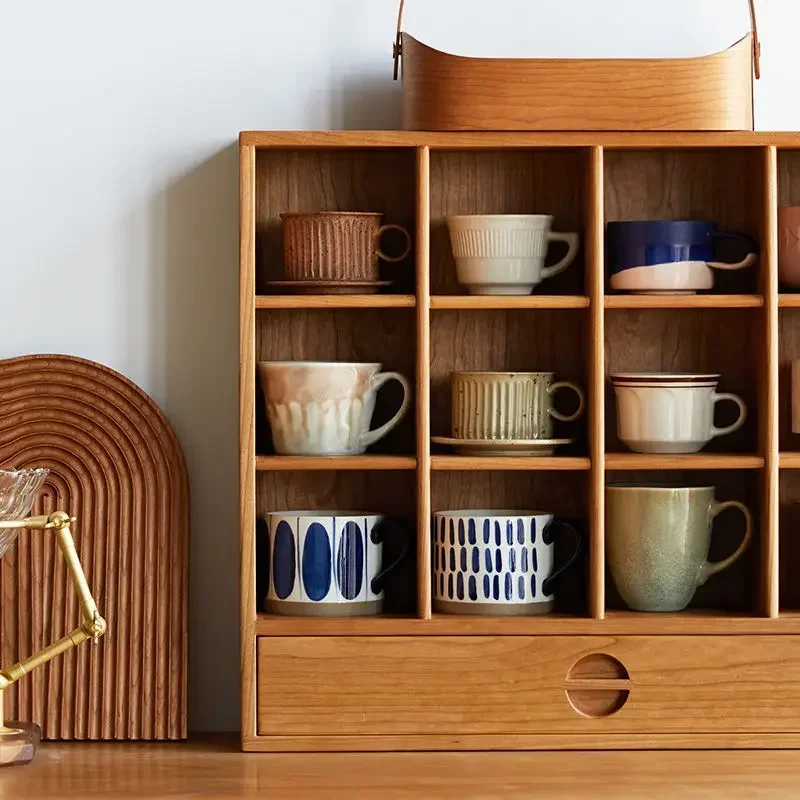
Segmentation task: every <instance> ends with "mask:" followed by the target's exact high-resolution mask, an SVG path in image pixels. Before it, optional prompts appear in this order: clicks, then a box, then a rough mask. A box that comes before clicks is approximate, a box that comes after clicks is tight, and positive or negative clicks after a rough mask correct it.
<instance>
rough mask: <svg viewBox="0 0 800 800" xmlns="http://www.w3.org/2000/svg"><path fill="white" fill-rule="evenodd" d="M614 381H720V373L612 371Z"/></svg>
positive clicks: (611, 375) (610, 374) (611, 376)
mask: <svg viewBox="0 0 800 800" xmlns="http://www.w3.org/2000/svg"><path fill="white" fill-rule="evenodd" d="M609 376H610V378H611V380H612V381H628V380H631V381H678V382H680V383H687V382H689V381H718V380H719V379H720V377H721V375H720V373H711V372H707V373H703V372H611V373H609Z"/></svg>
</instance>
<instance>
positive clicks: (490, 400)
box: [450, 372, 586, 441]
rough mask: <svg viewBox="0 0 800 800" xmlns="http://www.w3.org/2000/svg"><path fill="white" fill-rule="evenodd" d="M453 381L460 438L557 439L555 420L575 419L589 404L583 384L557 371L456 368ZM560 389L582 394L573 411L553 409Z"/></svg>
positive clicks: (454, 428) (455, 423)
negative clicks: (560, 378)
mask: <svg viewBox="0 0 800 800" xmlns="http://www.w3.org/2000/svg"><path fill="white" fill-rule="evenodd" d="M450 380H451V385H452V391H453V398H452V434H453V438H454V439H515V440H528V441H529V440H532V439H552V438H553V419H557V420H560V421H562V422H573V421H575V420H577V419H579V418H580V417H581V415H582V414H583V410H584V407H585V405H586V398H585V397H584V394H583V389H581V388H580V386H577V385H576V384H574V383H570V382H569V381H556V380H555V374H554V373H552V372H453V373H451V375H450ZM559 389H572V391H573V392H575V394H577V395H578V408H577V409H576V410H575V411H574V412H573V413H572V414H562V413H561V412H560V411H557V410H556V409H555V408H553V395H554V394H555V393H556V392H557V391H558V390H559Z"/></svg>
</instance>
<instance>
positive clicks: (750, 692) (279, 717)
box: [257, 636, 800, 736]
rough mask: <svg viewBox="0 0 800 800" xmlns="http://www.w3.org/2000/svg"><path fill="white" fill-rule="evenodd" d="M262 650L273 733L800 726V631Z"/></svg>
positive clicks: (356, 643) (368, 641)
mask: <svg viewBox="0 0 800 800" xmlns="http://www.w3.org/2000/svg"><path fill="white" fill-rule="evenodd" d="M257 659H258V734H259V735H261V736H275V735H283V736H289V735H337V736H342V735H377V734H398V735H415V734H418V735H419V734H432V733H436V734H461V735H466V734H503V733H508V734H511V733H514V734H525V733H528V734H555V733H559V734H564V733H593V732H594V733H620V734H623V733H666V734H669V733H692V734H702V733H748V732H752V733H790V732H798V731H800V723H799V721H798V719H799V718H800V637H798V636H740V637H733V636H622V637H607V636H569V637H566V636H542V637H539V636H535V637H531V636H497V637H487V636H424V637H414V636H398V637H359V636H354V637H342V636H336V637H262V638H259V639H258V650H257ZM576 707H577V708H576Z"/></svg>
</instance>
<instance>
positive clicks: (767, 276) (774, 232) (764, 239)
mask: <svg viewBox="0 0 800 800" xmlns="http://www.w3.org/2000/svg"><path fill="white" fill-rule="evenodd" d="M762 152H763V161H762V166H763V178H762V180H763V185H762V204H761V210H762V211H761V287H762V288H761V291H762V294H763V296H764V299H765V304H764V318H763V321H764V328H765V336H764V337H763V341H764V346H763V350H762V353H761V365H760V367H761V368H760V370H759V381H758V389H759V392H758V403H759V408H758V413H759V446H760V447H761V452H762V453H764V457H765V459H766V464H765V468H764V472H763V475H762V498H761V520H762V521H761V558H760V563H761V576H760V577H761V581H760V585H761V593H760V594H761V613H763V614H764V615H766V616H768V617H777V616H778V612H779V596H780V591H779V585H778V583H779V579H780V578H779V569H778V544H779V531H778V525H779V522H780V520H779V508H778V505H779V480H780V473H779V461H780V457H779V452H778V414H779V413H780V412H779V404H778V362H779V358H780V355H779V337H778V325H779V317H780V314H779V311H778V155H777V151H776V149H775V147H764V148H763V151H762Z"/></svg>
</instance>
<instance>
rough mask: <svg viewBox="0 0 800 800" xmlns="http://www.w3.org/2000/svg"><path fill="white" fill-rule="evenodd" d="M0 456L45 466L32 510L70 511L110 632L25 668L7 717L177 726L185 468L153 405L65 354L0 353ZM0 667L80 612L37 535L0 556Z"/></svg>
mask: <svg viewBox="0 0 800 800" xmlns="http://www.w3.org/2000/svg"><path fill="white" fill-rule="evenodd" d="M0 465H2V466H4V467H16V468H22V467H31V466H43V467H47V468H48V469H49V470H50V476H49V478H48V481H47V484H46V485H45V489H44V490H43V492H42V494H41V496H40V498H39V499H38V501H37V505H36V506H35V507H34V511H33V513H35V514H43V513H48V512H50V511H54V510H56V509H59V508H61V509H64V510H66V511H68V512H69V513H71V514H74V515H75V516H77V517H78V522H77V524H76V525H75V527H74V530H73V533H74V535H75V540H76V545H77V548H78V554H79V556H80V559H81V562H82V563H83V567H84V569H85V571H86V575H87V577H88V579H89V584H90V586H91V587H92V591H93V593H94V596H95V598H96V600H97V603H98V606H99V608H100V611H101V613H102V614H103V616H104V617H105V618H106V620H107V621H108V633H107V634H106V636H105V637H104V638H103V639H101V641H100V644H99V645H98V646H97V647H93V646H92V645H90V644H89V645H84V646H82V647H79V648H76V649H74V650H71V651H69V652H68V653H66V654H65V655H63V656H60V657H58V658H56V659H55V660H53V661H51V662H50V663H49V664H47V665H45V666H44V667H41V668H40V669H38V670H36V671H34V672H33V673H32V674H31V675H29V676H27V677H25V678H23V680H22V681H20V683H18V684H17V686H16V687H15V688H14V689H12V690H11V691H10V692H9V693H8V696H7V699H6V715H7V717H8V718H12V719H13V718H20V719H25V720H33V721H35V722H38V723H39V724H40V725H41V726H42V731H43V734H44V736H45V737H47V738H49V739H181V738H185V736H186V654H187V563H188V562H187V542H188V525H189V510H188V480H187V476H186V467H185V464H184V460H183V455H182V453H181V450H180V446H179V444H178V441H177V439H176V437H175V434H174V433H173V431H172V429H171V427H170V426H169V423H168V422H167V420H166V418H165V417H164V415H163V414H162V413H161V411H160V410H159V409H158V407H157V406H156V405H155V403H154V402H153V401H152V400H151V399H150V398H149V397H148V396H147V395H146V394H145V393H144V392H143V391H142V390H141V389H139V388H138V387H137V386H136V385H134V384H133V383H131V381H129V380H127V379H126V378H124V377H123V376H121V375H119V374H118V373H116V372H114V371H113V370H110V369H108V368H106V367H103V366H100V365H99V364H95V363H93V362H91V361H84V360H82V359H78V358H71V357H68V356H26V357H23V358H15V359H10V360H7V361H0ZM0 592H2V594H1V595H0V596H1V597H2V605H1V606H0V659H1V660H2V664H3V665H8V664H11V663H13V662H14V661H16V660H17V659H18V658H20V657H24V656H26V655H29V654H30V653H33V652H35V651H38V650H40V649H41V648H42V647H43V646H44V645H45V644H47V643H49V642H51V641H54V640H55V639H58V638H59V637H61V636H63V635H64V634H65V633H66V632H68V631H69V630H70V629H71V628H73V627H74V626H75V625H76V624H77V623H78V622H79V621H80V613H79V608H78V604H77V600H76V597H75V594H74V592H73V591H72V588H71V587H70V586H69V582H68V580H67V575H66V570H65V568H64V564H63V561H62V559H61V556H60V554H59V553H58V551H57V548H56V546H55V540H54V539H53V537H51V536H50V535H49V534H48V533H46V532H45V533H41V532H30V533H28V532H24V533H22V534H21V535H20V536H19V538H18V541H17V545H16V546H15V547H14V548H12V550H11V551H9V552H8V553H7V554H6V557H5V558H4V559H3V560H2V562H0Z"/></svg>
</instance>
